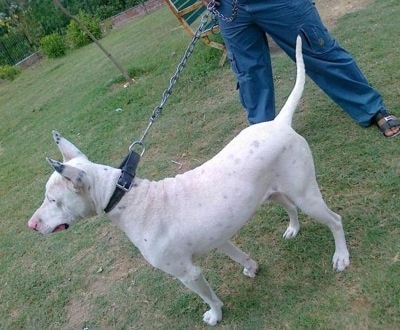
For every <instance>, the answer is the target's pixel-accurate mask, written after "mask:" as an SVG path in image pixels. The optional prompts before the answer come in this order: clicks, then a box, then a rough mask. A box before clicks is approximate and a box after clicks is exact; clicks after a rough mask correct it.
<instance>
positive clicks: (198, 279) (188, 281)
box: [178, 262, 223, 325]
mask: <svg viewBox="0 0 400 330" xmlns="http://www.w3.org/2000/svg"><path fill="white" fill-rule="evenodd" d="M183 273H184V275H183V276H181V277H178V278H179V280H180V281H181V282H182V283H183V284H184V285H185V286H186V287H187V288H189V289H190V290H192V291H193V292H196V293H197V294H198V295H199V296H200V297H201V298H202V299H203V300H204V301H205V303H206V304H208V305H209V306H210V310H208V311H207V312H205V313H204V315H203V321H204V322H205V323H207V324H209V325H216V324H217V322H218V321H221V319H222V310H221V307H222V306H223V303H222V301H221V300H219V298H218V297H217V295H216V294H215V292H214V290H213V289H212V288H211V286H210V285H209V284H208V282H207V280H206V279H205V278H204V276H203V274H202V271H201V269H200V268H199V267H197V266H195V265H193V264H192V263H191V262H190V264H188V265H186V267H185V271H184V272H183Z"/></svg>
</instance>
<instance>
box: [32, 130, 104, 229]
mask: <svg viewBox="0 0 400 330" xmlns="http://www.w3.org/2000/svg"><path fill="white" fill-rule="evenodd" d="M53 138H54V141H55V142H56V143H57V145H58V148H59V149H60V151H61V154H62V156H63V162H62V163H61V162H58V161H56V160H53V159H50V158H47V161H48V162H49V163H50V165H51V166H52V167H53V169H54V170H55V172H54V173H53V174H52V175H51V176H50V178H49V180H48V181H47V184H46V193H45V198H44V201H43V203H42V205H41V206H40V207H39V208H38V209H37V210H36V212H35V213H34V214H33V215H32V217H31V218H30V219H29V221H28V226H29V227H30V228H32V229H34V230H36V231H38V232H40V233H42V234H49V233H53V232H57V231H61V230H65V229H68V227H69V226H70V225H71V223H72V222H73V221H74V220H77V219H81V218H86V217H90V216H94V215H96V214H97V211H96V206H95V203H94V201H93V198H92V197H91V193H90V190H91V186H92V184H93V182H92V181H93V179H92V178H90V176H89V175H88V174H87V173H86V171H85V170H84V169H85V168H88V166H90V164H92V163H90V161H89V160H88V158H87V157H86V156H85V155H84V154H83V153H82V152H81V151H80V150H79V149H78V148H77V147H75V146H74V145H73V144H72V143H71V142H69V141H68V140H66V139H64V138H63V137H62V136H61V135H60V134H59V133H58V132H56V131H53Z"/></svg>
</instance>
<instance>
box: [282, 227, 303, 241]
mask: <svg viewBox="0 0 400 330" xmlns="http://www.w3.org/2000/svg"><path fill="white" fill-rule="evenodd" d="M299 230H300V227H294V226H288V227H287V228H286V231H285V232H284V233H283V238H284V239H291V238H294V237H295V236H296V235H297V233H298V232H299Z"/></svg>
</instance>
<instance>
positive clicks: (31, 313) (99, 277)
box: [0, 0, 400, 329]
mask: <svg viewBox="0 0 400 330" xmlns="http://www.w3.org/2000/svg"><path fill="white" fill-rule="evenodd" d="M399 16H400V2H399V1H398V0H375V1H374V2H373V3H372V4H371V5H369V6H368V7H367V8H365V9H364V10H362V11H358V12H355V13H352V14H348V15H346V16H345V17H343V18H342V19H341V20H340V21H339V24H338V26H337V28H336V29H335V30H334V31H332V32H333V34H334V36H335V37H336V38H337V39H338V40H339V41H340V43H341V44H342V45H343V46H344V47H345V48H346V49H347V50H348V51H349V52H350V53H352V54H353V55H354V56H355V58H356V59H357V60H358V63H359V65H360V67H361V68H362V70H363V72H364V73H365V74H366V76H367V77H368V79H369V80H370V83H371V84H372V85H373V86H376V87H377V88H378V89H379V90H380V91H381V93H382V94H383V96H384V99H385V102H386V105H387V107H388V109H389V110H390V111H393V112H394V113H395V114H397V115H400V103H399V97H400V83H399V81H400V56H399V49H400V39H399V36H398V31H400V21H399V19H398V18H399ZM189 41H190V40H189V38H188V36H187V35H186V34H185V32H184V31H183V30H182V29H181V28H179V25H178V21H177V20H176V19H175V18H174V17H173V16H172V14H171V13H170V12H169V11H168V9H167V8H161V9H159V10H157V11H154V12H152V13H150V14H149V15H146V16H144V17H142V18H140V19H137V20H135V21H133V22H131V23H129V24H127V25H125V26H124V27H122V28H120V29H116V30H113V31H111V32H110V34H109V35H107V36H106V37H105V38H104V39H102V40H101V42H102V43H103V44H104V46H105V47H106V48H108V49H109V50H110V52H111V53H112V54H113V55H114V56H115V57H116V58H117V59H118V60H119V61H120V62H121V63H122V65H123V66H124V67H125V68H126V69H128V71H129V72H130V73H131V74H132V75H133V76H134V78H135V79H136V82H135V83H134V84H133V85H131V86H130V87H128V88H126V89H124V88H123V87H122V83H121V81H122V80H121V77H119V73H118V71H117V70H116V68H115V67H114V66H113V65H112V64H111V62H109V61H108V59H107V58H106V56H104V54H103V53H102V52H101V51H100V50H99V49H98V48H97V47H96V46H95V45H89V46H87V47H84V48H82V49H79V50H76V51H74V52H71V53H69V54H68V55H67V56H66V57H63V58H61V59H56V60H50V59H45V60H43V61H41V62H40V63H38V64H37V65H36V66H35V67H33V68H30V69H28V70H25V71H24V72H23V73H22V74H21V75H20V76H19V77H18V78H17V79H15V80H14V81H13V82H3V83H1V84H0V126H1V129H0V168H1V171H0V182H1V189H0V197H1V198H0V209H1V210H2V212H1V215H0V217H1V221H0V283H1V288H0V290H1V291H0V329H82V328H84V327H87V328H88V329H203V328H206V326H204V325H203V322H202V320H201V315H202V314H203V312H204V311H205V310H206V306H205V304H204V303H203V302H202V301H201V300H200V298H198V297H197V296H196V295H195V294H193V293H191V292H189V291H188V290H187V289H186V288H184V287H183V285H182V284H181V283H180V282H179V281H177V280H175V279H173V278H172V277H170V276H168V275H166V274H164V273H162V272H161V271H159V270H157V269H154V268H152V267H151V266H150V265H148V264H147V263H146V262H145V261H144V259H143V258H142V257H141V255H140V253H139V251H138V250H137V249H136V248H135V247H134V246H133V245H132V244H131V243H130V242H129V240H128V239H127V238H126V237H125V236H124V235H123V233H122V232H120V231H119V230H118V229H117V228H116V227H115V226H113V225H112V224H111V223H110V222H109V221H108V220H107V218H106V217H105V216H99V217H97V218H94V219H91V220H86V221H81V222H78V223H76V225H75V226H72V228H70V229H69V230H68V231H64V232H62V233H57V234H54V235H49V236H45V237H44V236H41V235H39V234H37V233H35V232H33V231H31V230H29V229H28V227H27V221H28V219H29V217H30V216H31V215H32V213H33V212H34V211H35V209H36V208H37V207H38V206H39V205H40V203H41V201H42V199H43V193H44V184H45V182H46V181H47V179H48V177H49V175H50V173H51V169H50V166H48V164H47V163H46V161H45V156H47V155H48V156H50V157H53V158H55V159H60V155H59V152H58V149H57V147H56V146H55V144H54V143H53V141H52V137H51V130H52V129H57V130H58V131H59V132H60V133H61V134H63V135H64V136H65V137H66V138H68V139H70V140H71V141H72V142H74V143H75V144H77V146H78V147H79V148H80V149H81V150H82V151H84V152H85V153H86V154H87V155H88V156H89V158H90V159H91V160H93V161H95V162H98V163H104V164H108V165H113V166H117V165H118V164H119V163H120V161H121V160H122V159H123V157H124V156H125V154H126V152H127V148H128V146H129V145H130V144H131V142H132V141H133V140H137V139H139V138H140V137H141V135H142V134H143V132H144V129H145V128H146V126H147V123H148V118H149V116H150V115H151V113H152V111H153V109H154V107H155V106H157V105H158V104H159V103H160V101H161V95H162V92H163V91H164V90H165V89H166V88H167V87H168V84H169V79H170V77H171V75H172V74H173V73H174V72H175V69H176V66H177V64H178V62H179V60H180V57H181V55H182V54H183V52H184V50H185V49H186V47H187V45H188V43H189ZM220 55H221V53H220V52H219V51H217V50H214V49H211V48H209V47H206V46H205V45H203V44H202V43H198V45H197V46H196V48H195V51H194V53H193V55H192V57H191V58H190V59H189V61H188V64H187V67H186V68H185V70H183V72H182V75H181V77H180V80H179V81H178V83H177V84H176V86H175V88H174V90H173V93H172V95H171V97H170V98H169V100H168V102H167V103H166V105H165V108H164V110H163V113H162V115H161V117H160V119H159V120H158V121H157V122H156V123H155V124H154V125H153V127H152V129H151V131H150V133H149V135H148V137H147V138H146V140H145V142H146V148H147V149H146V153H145V155H144V157H143V159H142V161H141V162H140V165H139V168H138V173H137V175H138V176H139V177H146V178H148V179H154V180H157V179H161V178H164V177H167V176H174V175H176V174H178V173H181V172H183V171H186V170H188V169H191V168H194V167H196V166H197V165H199V164H201V163H203V162H204V161H206V160H207V159H209V158H211V157H212V156H213V155H214V154H216V153H217V152H218V151H219V150H220V149H221V148H222V147H223V146H224V145H225V144H226V143H227V142H228V141H229V140H230V139H231V138H232V137H233V136H234V135H235V134H237V133H238V132H239V131H240V130H241V129H242V128H244V127H246V126H247V122H246V118H245V111H244V110H243V109H242V108H241V106H240V104H239V102H238V99H237V95H236V90H235V80H234V77H233V74H232V72H231V70H230V68H229V65H225V66H224V67H219V66H218V62H219V57H220ZM273 65H274V73H275V76H274V79H275V85H276V93H277V95H276V98H277V103H278V107H280V106H281V105H282V104H283V103H284V101H285V100H286V98H287V96H288V94H289V93H290V91H291V89H292V86H293V84H294V79H295V67H294V65H293V63H291V62H290V60H289V59H288V58H287V57H286V56H285V55H283V54H278V55H275V56H274V58H273ZM117 109H118V111H117ZM120 109H122V110H120ZM294 127H295V129H296V130H297V131H298V132H299V133H300V134H301V135H303V136H304V137H305V138H306V139H307V141H308V142H309V144H310V146H311V149H312V151H313V155H314V160H315V164H316V169H317V176H318V182H319V184H320V187H321V191H322V194H323V195H324V198H325V200H326V202H327V204H328V205H329V206H330V207H331V208H332V209H333V210H334V211H336V212H337V213H339V214H341V215H342V217H343V222H344V227H345V232H346V235H347V241H348V246H349V250H350V254H351V262H352V264H351V266H350V268H349V269H348V270H347V271H345V272H343V273H335V272H334V271H333V270H332V269H331V264H330V261H331V256H332V253H333V248H334V246H333V240H332V235H331V233H330V232H329V230H328V229H327V228H324V227H322V226H321V225H319V224H317V223H315V222H314V221H312V220H311V219H309V218H307V217H306V216H304V215H301V218H300V220H301V223H302V230H301V232H300V233H299V235H298V237H296V238H295V239H294V240H290V241H285V240H283V239H282V234H283V232H284V230H285V228H286V225H287V220H288V219H287V216H286V214H285V212H284V211H283V209H281V208H280V207H277V206H269V207H263V208H262V209H260V210H259V211H258V212H257V213H256V215H255V216H254V218H253V221H252V222H250V223H249V224H248V225H246V226H245V227H244V228H243V229H242V230H241V231H240V232H239V233H238V235H236V236H235V237H234V239H233V240H234V242H236V243H237V244H238V245H239V246H240V247H241V248H243V250H245V251H246V252H249V253H250V254H251V255H252V257H253V258H254V259H255V260H257V261H258V262H259V263H260V267H261V271H260V273H259V275H258V276H257V277H256V278H255V279H254V280H253V279H249V278H247V277H244V276H243V275H242V274H241V271H242V269H241V267H240V266H239V265H237V264H235V263H233V262H232V261H230V260H228V259H227V258H226V257H225V256H223V255H222V254H220V253H218V252H213V253H210V254H208V255H206V256H204V257H202V258H200V259H199V261H198V263H199V265H201V267H202V268H203V269H204V273H205V276H206V278H207V279H208V280H209V282H210V284H211V285H212V287H213V288H214V289H215V290H216V293H217V294H218V296H219V297H220V298H221V300H222V301H223V302H224V303H225V307H224V308H223V312H224V318H223V321H222V322H221V324H220V325H219V328H221V329H398V328H399V325H400V230H399V228H400V224H399V218H400V217H399V199H400V193H399V191H398V190H399V187H400V178H399V176H400V166H399V159H400V156H399V143H400V138H397V139H385V138H383V137H382V135H381V134H380V133H379V132H378V130H377V129H376V128H368V129H363V128H361V127H359V126H357V125H356V124H355V123H354V122H353V121H352V120H351V119H350V118H349V117H348V116H347V115H346V114H345V113H344V112H343V111H342V110H341V109H339V108H338V107H337V106H336V105H334V104H333V103H332V102H331V101H330V100H329V99H328V98H327V97H326V96H325V95H324V94H323V93H322V92H321V91H320V90H319V89H318V88H317V87H316V86H315V85H314V84H313V83H312V82H311V81H307V84H306V89H305V93H304V97H303V101H302V104H301V106H300V108H299V109H298V112H297V113H296V115H295V120H294ZM173 161H174V162H179V163H181V164H183V166H182V168H179V166H178V165H176V164H175V163H174V162H173Z"/></svg>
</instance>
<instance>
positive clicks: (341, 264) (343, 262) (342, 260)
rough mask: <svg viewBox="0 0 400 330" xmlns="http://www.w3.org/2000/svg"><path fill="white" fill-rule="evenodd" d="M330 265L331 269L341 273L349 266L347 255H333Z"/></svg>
mask: <svg viewBox="0 0 400 330" xmlns="http://www.w3.org/2000/svg"><path fill="white" fill-rule="evenodd" d="M332 265H333V269H334V270H337V271H338V272H341V271H343V270H345V269H346V268H347V267H348V266H349V265H350V258H349V253H348V252H345V253H337V252H335V254H334V255H333V258H332Z"/></svg>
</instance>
